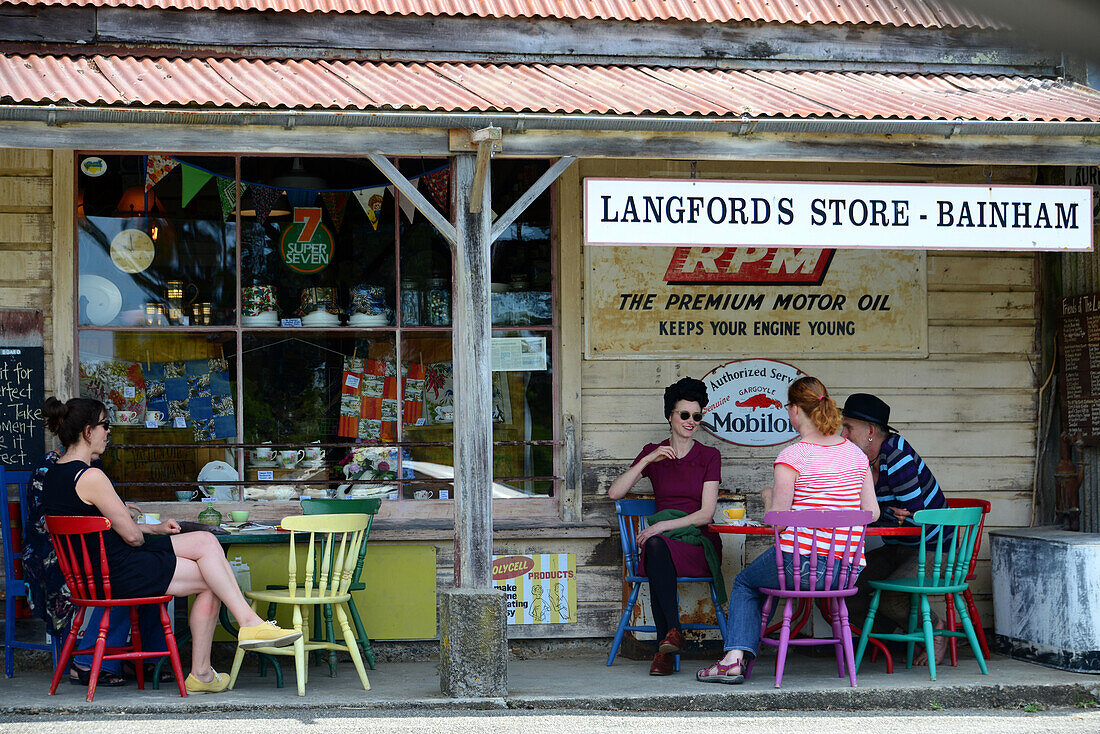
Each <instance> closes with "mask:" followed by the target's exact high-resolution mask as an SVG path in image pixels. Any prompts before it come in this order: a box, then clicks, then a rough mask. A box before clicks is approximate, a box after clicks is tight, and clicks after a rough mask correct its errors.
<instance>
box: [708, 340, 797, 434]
mask: <svg viewBox="0 0 1100 734" xmlns="http://www.w3.org/2000/svg"><path fill="white" fill-rule="evenodd" d="M804 375H805V373H804V372H802V370H800V369H798V368H797V367H793V366H791V365H789V364H787V363H786V362H778V361H776V360H774V359H740V360H737V361H734V362H727V363H726V364H724V365H722V366H721V367H715V368H714V369H713V370H711V371H710V372H708V373H707V374H705V375H703V378H702V380H703V382H704V383H705V384H706V386H707V397H708V398H710V403H709V404H708V405H707V410H706V418H704V419H703V428H704V429H705V430H706V431H707V432H709V433H712V434H714V435H715V436H717V437H718V438H720V439H722V440H723V441H728V442H730V443H733V444H737V445H738V446H776V445H778V444H781V443H786V442H787V441H790V440H792V439H794V438H797V437H798V432H797V431H795V430H794V429H793V428H791V422H790V420H789V419H788V416H787V409H786V407H784V406H785V404H786V402H787V388H788V387H790V385H791V383H792V382H794V381H795V380H797V379H798V378H799V377H803V376H804Z"/></svg>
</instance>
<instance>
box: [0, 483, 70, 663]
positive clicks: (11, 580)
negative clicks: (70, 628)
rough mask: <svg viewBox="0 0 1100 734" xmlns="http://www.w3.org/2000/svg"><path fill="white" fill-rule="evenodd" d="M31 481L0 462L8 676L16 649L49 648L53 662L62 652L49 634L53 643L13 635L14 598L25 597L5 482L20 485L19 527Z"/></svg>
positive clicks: (0, 529)
mask: <svg viewBox="0 0 1100 734" xmlns="http://www.w3.org/2000/svg"><path fill="white" fill-rule="evenodd" d="M30 481H31V473H30V472H29V471H19V472H16V471H8V470H7V468H6V467H5V466H4V465H2V464H0V492H2V496H0V500H2V501H0V531H2V542H3V548H2V551H3V554H4V592H5V594H6V598H5V600H4V674H5V675H6V676H7V677H8V678H11V677H12V676H14V675H15V650H17V649H18V650H48V651H50V652H52V653H53V661H54V665H56V664H57V659H58V656H59V655H60V652H61V647H60V646H61V640H60V639H59V638H56V637H51V639H52V640H53V643H52V644H49V643H42V642H20V641H18V640H16V639H15V604H16V600H18V599H20V598H23V599H26V598H27V585H26V584H25V583H23V579H17V578H15V551H14V537H13V535H12V526H11V517H10V513H9V511H8V485H9V484H15V485H17V486H18V487H19V514H20V519H21V523H20V527H21V528H25V527H27V485H28V484H29V483H30Z"/></svg>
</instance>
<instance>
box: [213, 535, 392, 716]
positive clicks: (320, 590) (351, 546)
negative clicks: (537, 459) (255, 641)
mask: <svg viewBox="0 0 1100 734" xmlns="http://www.w3.org/2000/svg"><path fill="white" fill-rule="evenodd" d="M369 522H370V517H369V516H368V515H364V514H361V513H355V514H343V515H292V516H290V517H284V518H283V519H282V523H281V524H282V526H283V527H284V528H286V529H287V530H289V531H290V562H289V566H288V568H289V580H288V582H287V588H286V589H284V590H267V591H249V592H245V595H246V596H248V598H249V599H251V600H252V608H253V609H256V607H257V605H258V604H259V603H261V602H266V603H269V604H270V603H275V604H289V605H291V606H292V607H293V609H294V611H293V620H294V629H296V630H298V631H299V632H302V633H303V635H302V637H300V638H299V639H298V641H297V642H295V643H294V646H293V647H282V648H280V647H258V648H252V650H253V651H255V652H263V653H267V654H268V655H293V656H294V668H295V672H296V674H297V679H298V695H299V696H304V695H306V658H307V653H308V652H309V651H311V650H345V651H347V652H348V654H350V655H351V660H352V662H353V663H355V669H356V671H358V673H359V680H361V681H362V682H363V690H365V691H369V690H370V682H369V681H367V672H366V670H364V668H363V659H362V657H361V656H360V654H359V645H358V642H357V640H356V637H355V628H354V627H353V626H352V625H351V622H350V614H349V612H348V601H349V600H350V599H351V593H350V591H349V587H350V586H351V583H352V579H353V577H354V574H355V564H356V561H357V560H358V558H359V547H360V546H361V545H362V543H363V536H364V535H365V534H366V533H365V531H366V528H367V524H368V523H369ZM299 532H302V533H309V544H308V546H307V550H306V559H305V583H304V584H303V585H302V586H301V587H299V586H298V579H297V575H298V556H297V543H296V542H295V540H296V539H295V537H294V536H295V534H296V533H299ZM314 569H318V570H317V571H316V572H315V571H314ZM315 573H316V578H315ZM325 605H331V606H332V608H333V609H334V610H336V617H337V619H338V620H339V622H340V627H341V629H342V630H343V631H344V641H343V644H341V643H339V642H330V641H328V640H312V639H309V640H307V639H306V638H307V635H306V634H305V633H306V632H307V631H308V630H309V623H308V622H309V609H310V607H324V606H325ZM317 611H318V613H320V612H321V609H318V610H317ZM245 652H246V651H245V650H242V649H241V648H237V655H236V656H235V657H234V658H233V670H232V672H231V673H230V674H229V687H230V688H233V686H234V685H235V684H236V682H237V674H238V673H239V672H240V669H241V661H243V660H244V654H245Z"/></svg>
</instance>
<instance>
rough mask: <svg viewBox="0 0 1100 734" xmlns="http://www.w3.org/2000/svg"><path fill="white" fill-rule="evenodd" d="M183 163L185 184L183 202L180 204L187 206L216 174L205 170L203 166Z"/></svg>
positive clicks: (182, 170)
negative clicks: (198, 166)
mask: <svg viewBox="0 0 1100 734" xmlns="http://www.w3.org/2000/svg"><path fill="white" fill-rule="evenodd" d="M181 165H182V166H183V167H182V168H181V169H180V171H181V173H182V174H183V186H182V187H181V189H182V192H181V202H182V203H181V204H180V206H187V205H188V204H190V203H191V200H192V199H194V198H195V194H197V193H199V192H200V191H202V187H203V186H205V185H206V182H207V181H209V180H210V179H212V178H213V177H214V174H212V173H210V172H209V171H204V170H202V169H201V168H195V167H194V166H189V165H187V164H186V163H183V164H181Z"/></svg>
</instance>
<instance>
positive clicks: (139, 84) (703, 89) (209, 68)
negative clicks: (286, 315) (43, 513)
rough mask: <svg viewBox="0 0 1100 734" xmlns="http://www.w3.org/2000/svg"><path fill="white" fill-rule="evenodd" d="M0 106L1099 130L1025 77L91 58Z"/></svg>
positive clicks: (1080, 106)
mask: <svg viewBox="0 0 1100 734" xmlns="http://www.w3.org/2000/svg"><path fill="white" fill-rule="evenodd" d="M0 101H3V102H6V103H16V104H34V105H41V104H75V105H129V106H133V107H173V108H180V107H191V108H195V107H205V108H218V109H243V110H250V109H258V110H265V109H266V110H269V109H312V110H403V111H409V110H413V111H416V110H421V111H435V112H551V113H574V114H619V115H647V114H657V115H691V116H702V117H711V118H714V117H737V116H741V115H749V116H750V117H758V118H785V119H811V118H847V119H870V118H882V119H899V120H954V119H962V120H985V121H989V120H1007V121H1017V120H1032V121H1100V92H1097V91H1095V90H1091V89H1089V88H1087V87H1083V86H1081V85H1078V84H1073V83H1070V82H1063V81H1056V80H1050V79H1038V78H1033V77H1016V76H974V75H959V74H886V73H872V72H840V71H797V72H796V71H771V70H767V71H765V70H720V69H705V70H701V69H680V68H664V67H645V66H594V65H580V64H578V65H566V64H460V63H428V64H423V63H417V64H398V63H384V62H368V61H312V60H306V61H260V60H241V59H164V58H159V59H152V58H141V57H123V56H97V55H93V56H86V57H70V56H40V55H0Z"/></svg>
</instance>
